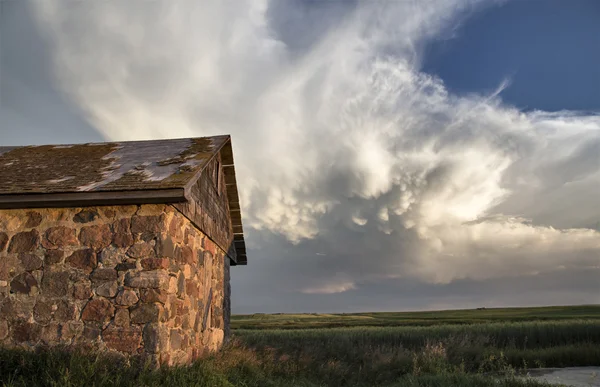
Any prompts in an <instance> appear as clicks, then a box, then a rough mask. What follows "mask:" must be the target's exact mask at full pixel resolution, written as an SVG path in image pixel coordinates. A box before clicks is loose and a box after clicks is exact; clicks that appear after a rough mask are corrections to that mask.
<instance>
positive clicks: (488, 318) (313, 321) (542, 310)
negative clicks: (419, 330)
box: [231, 305, 600, 329]
mask: <svg viewBox="0 0 600 387" xmlns="http://www.w3.org/2000/svg"><path fill="white" fill-rule="evenodd" d="M559 320H560V321H562V320H600V305H581V306H549V307H538V308H493V309H490V308H486V309H482V310H477V309H466V310H443V311H432V312H382V313H344V314H318V313H305V314H262V313H257V314H252V315H235V316H233V317H232V321H231V326H232V328H233V329H272V328H276V329H309V328H335V327H354V326H362V327H368V326H377V327H381V326H428V325H444V324H469V325H470V324H481V323H491V322H524V321H559Z"/></svg>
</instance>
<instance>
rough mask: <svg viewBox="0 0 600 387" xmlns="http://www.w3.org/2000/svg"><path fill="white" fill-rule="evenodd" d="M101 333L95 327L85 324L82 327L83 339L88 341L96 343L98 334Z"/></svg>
mask: <svg viewBox="0 0 600 387" xmlns="http://www.w3.org/2000/svg"><path fill="white" fill-rule="evenodd" d="M101 332H102V331H101V330H100V328H98V327H97V326H95V325H90V324H85V326H84V327H83V333H82V335H83V338H85V339H87V340H88V341H96V340H98V339H99V338H100V333H101Z"/></svg>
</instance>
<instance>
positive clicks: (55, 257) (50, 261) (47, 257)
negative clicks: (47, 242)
mask: <svg viewBox="0 0 600 387" xmlns="http://www.w3.org/2000/svg"><path fill="white" fill-rule="evenodd" d="M64 256H65V252H64V251H62V250H46V251H45V252H44V263H45V264H46V265H56V264H57V263H60V262H61V261H62V259H63V258H64Z"/></svg>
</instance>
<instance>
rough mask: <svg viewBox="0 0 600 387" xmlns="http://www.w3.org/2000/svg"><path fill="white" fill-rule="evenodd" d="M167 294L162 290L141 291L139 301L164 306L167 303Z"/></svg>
mask: <svg viewBox="0 0 600 387" xmlns="http://www.w3.org/2000/svg"><path fill="white" fill-rule="evenodd" d="M168 297H169V293H168V292H167V291H166V290H162V289H141V290H140V300H141V301H142V302H145V303H152V302H160V303H161V304H164V303H166V302H167V299H168Z"/></svg>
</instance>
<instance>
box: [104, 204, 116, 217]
mask: <svg viewBox="0 0 600 387" xmlns="http://www.w3.org/2000/svg"><path fill="white" fill-rule="evenodd" d="M100 211H101V212H102V215H104V217H105V218H108V219H113V218H114V217H115V216H116V215H117V211H116V209H115V207H102V208H101V210H100Z"/></svg>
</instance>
